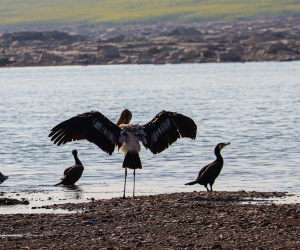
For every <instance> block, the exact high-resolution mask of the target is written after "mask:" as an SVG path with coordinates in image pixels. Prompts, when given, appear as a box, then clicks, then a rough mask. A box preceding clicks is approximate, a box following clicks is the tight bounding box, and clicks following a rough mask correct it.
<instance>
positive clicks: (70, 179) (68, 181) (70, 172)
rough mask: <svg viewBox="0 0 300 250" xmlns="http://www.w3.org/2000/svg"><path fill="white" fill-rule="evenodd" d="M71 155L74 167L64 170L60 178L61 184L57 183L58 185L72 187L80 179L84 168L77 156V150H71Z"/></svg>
mask: <svg viewBox="0 0 300 250" xmlns="http://www.w3.org/2000/svg"><path fill="white" fill-rule="evenodd" d="M72 154H73V155H74V159H75V165H74V166H72V167H69V168H66V169H65V171H64V175H63V177H62V178H61V182H59V183H57V184H56V185H55V186H58V185H61V184H62V185H74V184H75V183H76V182H77V181H78V180H79V179H80V177H81V175H82V172H83V170H84V167H83V165H82V163H81V161H80V160H79V158H78V156H77V150H76V149H75V150H73V151H72Z"/></svg>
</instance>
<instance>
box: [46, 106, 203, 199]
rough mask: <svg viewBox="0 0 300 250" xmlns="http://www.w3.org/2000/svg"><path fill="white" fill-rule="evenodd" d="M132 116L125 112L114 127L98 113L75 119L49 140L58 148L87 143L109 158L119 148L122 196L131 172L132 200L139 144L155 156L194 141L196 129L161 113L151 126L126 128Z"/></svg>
mask: <svg viewBox="0 0 300 250" xmlns="http://www.w3.org/2000/svg"><path fill="white" fill-rule="evenodd" d="M131 118H132V113H131V111H129V110H128V109H124V110H123V111H122V113H121V116H120V118H119V120H118V122H117V123H116V124H115V123H113V122H112V121H110V120H109V119H108V118H106V117H105V116H104V115H103V114H101V113H100V112H98V111H91V112H87V113H84V114H80V115H77V116H74V117H72V118H70V119H68V120H66V121H64V122H62V123H60V124H58V125H57V126H55V127H54V128H53V129H52V130H51V133H50V134H49V137H51V140H52V141H54V144H57V146H59V145H61V144H65V143H67V142H71V141H77V140H88V141H90V142H92V143H94V144H96V145H97V146H98V147H99V148H101V149H102V150H103V151H105V152H106V153H108V154H110V155H111V154H112V153H113V152H114V149H115V147H118V149H120V150H121V151H122V152H124V154H125V158H124V161H123V168H125V183H124V194H123V198H125V188H126V177H127V168H130V169H134V172H133V174H134V186H133V197H134V192H135V169H141V168H142V164H141V160H140V157H139V152H140V150H141V146H140V143H139V142H140V141H141V142H142V144H143V145H144V147H145V148H146V149H149V150H150V151H151V152H152V153H153V154H158V153H160V152H162V151H163V150H165V149H167V148H168V147H169V146H170V145H172V144H173V143H174V142H175V141H177V139H179V138H180V137H188V138H191V139H195V138H196V134H197V125H196V124H195V122H194V121H193V120H192V119H191V118H189V117H187V116H184V115H182V114H178V113H176V112H168V111H165V110H162V111H161V112H160V113H158V114H157V115H156V116H155V117H154V118H153V119H152V120H151V121H150V122H148V123H146V124H144V125H139V124H135V125H131V124H129V123H130V121H131Z"/></svg>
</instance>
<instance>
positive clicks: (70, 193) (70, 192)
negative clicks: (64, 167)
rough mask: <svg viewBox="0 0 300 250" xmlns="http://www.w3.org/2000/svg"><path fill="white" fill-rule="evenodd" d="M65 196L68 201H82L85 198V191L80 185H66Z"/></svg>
mask: <svg viewBox="0 0 300 250" xmlns="http://www.w3.org/2000/svg"><path fill="white" fill-rule="evenodd" d="M62 188H64V189H65V191H66V192H64V196H65V198H66V199H68V200H69V199H75V200H80V199H82V198H83V189H82V188H81V187H80V186H79V185H64V186H62Z"/></svg>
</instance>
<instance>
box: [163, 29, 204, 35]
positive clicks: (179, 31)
mask: <svg viewBox="0 0 300 250" xmlns="http://www.w3.org/2000/svg"><path fill="white" fill-rule="evenodd" d="M200 35H202V33H201V31H199V30H197V29H195V28H182V29H174V30H172V31H171V32H170V33H169V34H168V36H200Z"/></svg>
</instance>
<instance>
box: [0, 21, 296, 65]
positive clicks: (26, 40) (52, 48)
mask: <svg viewBox="0 0 300 250" xmlns="http://www.w3.org/2000/svg"><path fill="white" fill-rule="evenodd" d="M49 29H53V30H52V31H39V30H38V28H36V30H37V31H32V30H24V31H16V32H11V33H9V32H3V30H2V33H3V34H2V36H0V67H7V66H8V67H13V66H46V65H99V64H166V63H171V64H172V63H206V62H248V61H291V60H299V59H300V16H290V17H276V18H265V19H256V20H250V21H229V22H217V23H214V22H206V23H193V24H186V25H184V24H181V25H175V24H164V25H134V26H124V27H119V28H110V29H105V28H101V27H96V26H92V25H91V26H80V27H72V26H63V27H49ZM54 29H55V30H54ZM0 32H1V30H0Z"/></svg>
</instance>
